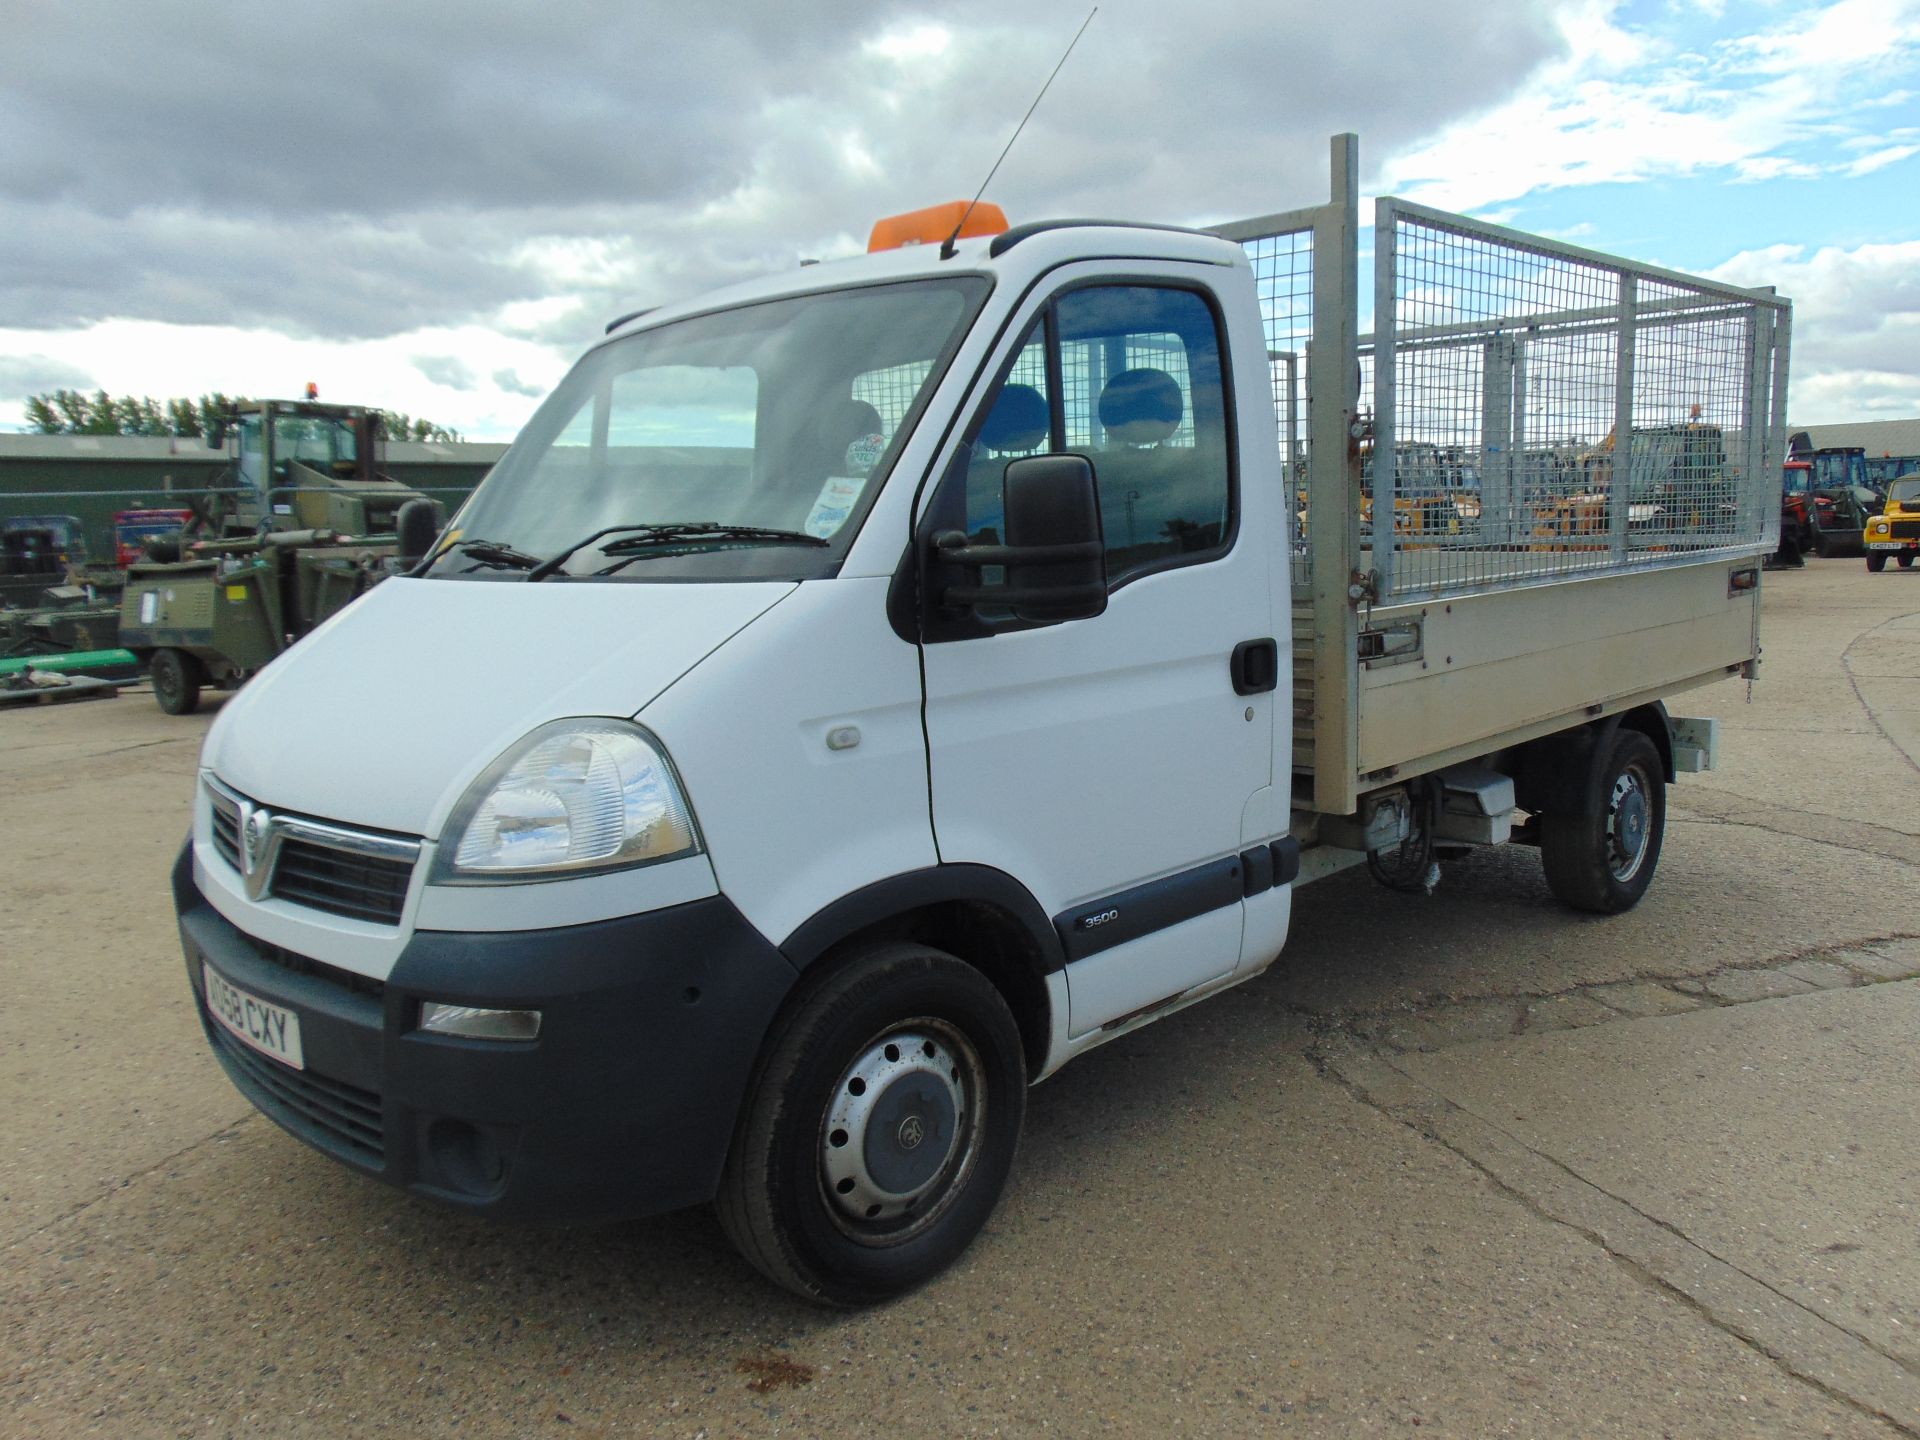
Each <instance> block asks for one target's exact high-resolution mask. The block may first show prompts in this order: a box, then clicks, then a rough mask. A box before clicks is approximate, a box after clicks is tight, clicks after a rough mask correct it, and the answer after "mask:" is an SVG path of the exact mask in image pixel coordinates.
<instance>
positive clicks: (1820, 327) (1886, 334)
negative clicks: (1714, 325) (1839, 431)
mask: <svg viewBox="0 0 1920 1440" xmlns="http://www.w3.org/2000/svg"><path fill="white" fill-rule="evenodd" d="M1712 273H1713V274H1714V276H1715V277H1716V278H1718V279H1722V280H1730V281H1732V282H1733V283H1735V284H1738V285H1766V284H1770V285H1774V286H1776V287H1778V289H1779V290H1780V292H1781V293H1782V294H1784V295H1786V296H1788V297H1789V298H1790V299H1791V300H1792V301H1793V302H1794V307H1793V341H1792V366H1793V379H1792V380H1791V382H1790V385H1789V390H1788V393H1789V396H1790V397H1791V398H1790V403H1789V408H1790V411H1791V414H1792V418H1793V421H1794V423H1796V424H1835V423H1839V422H1843V421H1847V420H1870V419H1876V418H1885V417H1887V416H1901V417H1908V416H1913V415H1920V240H1908V241H1902V242H1899V243H1895V244H1873V245H1860V246H1856V247H1854V248H1852V249H1846V248H1841V247H1838V246H1830V247H1825V248H1822V249H1819V250H1815V251H1812V252H1809V251H1808V250H1807V249H1806V248H1805V247H1802V246H1797V245H1772V246H1767V247H1764V248H1762V249H1758V250H1750V251H1743V252H1742V253H1741V254H1739V255H1736V256H1734V257H1733V258H1732V259H1731V260H1729V261H1728V262H1727V263H1726V264H1724V265H1722V266H1720V267H1718V268H1717V269H1716V270H1714V271H1713V272H1712Z"/></svg>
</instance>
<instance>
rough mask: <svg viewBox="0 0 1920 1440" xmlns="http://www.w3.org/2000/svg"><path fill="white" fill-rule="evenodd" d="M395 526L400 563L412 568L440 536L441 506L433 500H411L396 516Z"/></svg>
mask: <svg viewBox="0 0 1920 1440" xmlns="http://www.w3.org/2000/svg"><path fill="white" fill-rule="evenodd" d="M393 528H394V533H395V535H396V536H397V537H398V539H399V541H400V563H401V565H403V566H405V567H406V568H407V569H412V568H413V567H414V566H415V565H418V564H419V563H420V562H421V560H423V559H424V558H425V557H426V554H427V552H428V551H429V550H431V549H432V548H433V542H434V540H435V539H437V538H438V537H439V534H440V507H439V505H438V504H436V503H435V502H434V501H432V500H409V501H408V502H407V503H406V504H404V505H402V506H401V507H400V513H399V514H397V515H396V516H394V521H393Z"/></svg>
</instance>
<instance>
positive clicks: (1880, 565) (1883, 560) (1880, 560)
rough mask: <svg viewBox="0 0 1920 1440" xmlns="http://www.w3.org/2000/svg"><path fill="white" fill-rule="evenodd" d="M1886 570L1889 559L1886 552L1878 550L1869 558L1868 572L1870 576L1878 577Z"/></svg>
mask: <svg viewBox="0 0 1920 1440" xmlns="http://www.w3.org/2000/svg"><path fill="white" fill-rule="evenodd" d="M1886 568H1887V557H1886V553H1885V552H1884V551H1877V550H1876V551H1874V552H1872V553H1871V554H1869V555H1868V556H1867V571H1868V573H1869V574H1873V575H1878V574H1879V573H1880V572H1881V571H1882V570H1884V569H1886Z"/></svg>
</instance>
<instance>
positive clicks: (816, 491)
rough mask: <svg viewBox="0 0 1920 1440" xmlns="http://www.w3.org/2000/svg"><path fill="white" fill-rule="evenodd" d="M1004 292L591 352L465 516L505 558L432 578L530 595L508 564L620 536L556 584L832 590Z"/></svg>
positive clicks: (728, 314) (784, 308)
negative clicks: (977, 325) (519, 587)
mask: <svg viewBox="0 0 1920 1440" xmlns="http://www.w3.org/2000/svg"><path fill="white" fill-rule="evenodd" d="M987 288H988V286H987V282H986V281H985V280H984V279H982V278H980V277H977V276H956V277H954V278H952V279H940V280H925V281H913V282H908V283H903V284H895V285H881V286H872V287H868V288H864V289H856V290H839V291H828V292H825V293H821V294H815V295H805V296H796V297H794V298H793V299H789V300H776V301H769V302H767V303H765V304H760V305H749V306H744V307H741V308H739V309H735V310H723V311H718V312H716V313H714V314H710V315H700V316H695V317H694V318H692V319H689V320H683V321H680V322H678V323H676V324H671V325H664V326H662V327H660V328H659V329H657V330H648V331H643V332H641V333H640V334H637V335H633V336H631V337H628V338H626V339H622V340H616V341H614V342H613V343H612V344H609V345H605V346H602V347H600V348H599V349H596V350H594V351H592V352H590V353H589V354H588V355H587V356H586V358H584V359H583V360H582V361H581V362H580V363H579V364H578V365H577V366H575V367H574V370H573V372H572V373H571V374H570V375H568V376H567V378H566V379H565V380H563V381H561V383H560V388H559V389H558V390H556V391H554V393H553V395H552V396H551V397H550V398H549V399H548V400H547V401H546V403H545V404H543V405H542V406H541V407H540V409H539V410H538V411H537V412H536V413H535V415H534V417H533V419H532V420H531V421H530V422H529V423H528V425H527V428H526V430H525V431H524V432H523V433H522V434H521V436H520V438H519V439H518V440H517V441H516V442H515V443H514V445H513V448H512V449H510V450H509V451H508V452H507V453H506V454H505V455H504V456H502V457H501V459H500V463H499V464H498V465H496V466H495V467H494V469H493V472H492V473H491V474H490V475H489V476H488V477H487V479H486V481H485V482H484V483H483V484H482V485H481V486H480V488H479V489H478V490H476V491H475V492H474V494H473V498H472V499H471V500H470V501H469V502H468V503H467V505H466V506H465V507H464V508H463V509H462V511H461V513H460V516H459V530H458V533H457V534H456V535H455V536H453V537H452V538H454V539H456V540H460V541H467V542H472V541H485V542H488V545H489V547H491V548H489V549H488V550H485V551H481V552H478V555H479V557H480V558H476V552H475V550H474V547H473V546H472V545H471V544H470V543H469V544H468V546H467V549H466V551H465V552H462V551H460V550H457V549H449V550H447V551H446V552H445V553H443V554H442V555H441V556H440V558H439V559H438V560H437V561H436V562H435V563H434V566H433V568H432V570H431V571H430V573H431V574H434V575H474V576H477V577H485V578H495V579H498V578H505V579H518V578H521V576H520V575H519V574H515V573H513V572H512V570H511V568H509V567H506V566H503V565H502V564H501V563H500V562H499V560H498V558H497V555H498V550H499V549H500V548H510V549H511V550H514V551H517V552H520V553H521V554H523V555H531V556H537V557H552V556H557V555H559V554H560V553H561V552H563V551H565V550H567V549H568V547H570V546H573V545H578V544H580V542H581V541H583V540H585V539H587V537H589V536H592V535H594V534H595V532H597V531H602V530H608V529H614V528H615V527H623V528H622V529H621V530H620V533H614V534H610V535H607V536H605V537H603V538H601V539H597V540H595V541H593V543H591V544H585V545H581V548H580V549H579V550H577V551H576V552H575V553H574V554H573V555H571V556H569V557H568V558H567V560H566V561H565V563H564V564H563V565H562V566H561V567H560V568H559V569H558V570H557V571H555V572H554V574H553V578H554V580H556V581H558V580H561V579H563V578H565V577H575V578H583V577H589V576H599V575H601V574H603V573H604V574H605V575H606V576H607V577H609V578H618V579H622V580H648V579H749V578H751V579H774V578H789V579H809V578H814V577H817V576H822V575H827V574H831V573H832V571H833V568H834V567H835V566H836V565H837V564H838V563H839V562H840V560H841V559H842V558H844V556H845V554H846V551H847V547H848V546H849V545H850V544H851V543H852V540H853V536H854V534H855V533H856V532H857V530H858V529H859V523H860V520H861V519H862V518H863V517H864V516H865V514H866V511H867V508H868V506H869V505H870V504H871V503H872V501H873V498H874V496H875V494H877V493H878V491H879V489H880V487H881V485H882V484H883V483H884V481H885V478H886V473H887V470H888V469H889V467H890V466H891V465H892V463H893V458H894V455H895V453H896V452H897V450H898V448H899V445H900V443H901V441H902V440H903V438H904V436H905V434H906V431H907V430H908V429H909V428H910V425H911V421H912V419H913V418H914V416H915V415H916V414H917V413H918V410H919V408H920V406H921V405H922V404H924V403H925V398H926V396H927V394H928V393H930V392H931V390H932V388H933V386H934V384H935V383H936V382H937V381H938V379H939V377H940V375H941V373H942V372H943V370H944V369H945V366H946V363H947V361H948V359H949V358H950V357H951V355H952V352H953V349H954V347H955V346H956V345H957V344H958V343H959V340H960V337H961V335H962V334H963V333H964V331H965V322H967V321H968V320H969V319H971V317H972V315H973V314H974V312H975V311H976V310H977V309H978V308H979V305H980V303H981V301H982V300H983V299H984V298H985V296H986V293H987ZM697 526H698V527H706V528H705V531H704V532H701V531H698V530H693V529H691V528H690V527H697ZM643 527H646V529H645V530H643ZM636 532H638V533H636ZM775 532H780V533H775ZM783 537H784V538H783ZM821 542H824V543H821ZM489 555H491V556H494V557H496V558H494V559H492V560H488V559H486V558H484V557H486V556H489ZM522 573H524V571H523V572H522ZM535 578H540V577H539V576H536V577H535Z"/></svg>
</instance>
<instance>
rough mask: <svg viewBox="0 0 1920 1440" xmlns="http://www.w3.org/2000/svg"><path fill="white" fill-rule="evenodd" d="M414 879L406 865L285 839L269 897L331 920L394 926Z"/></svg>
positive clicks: (302, 841)
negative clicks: (321, 913) (322, 912)
mask: <svg viewBox="0 0 1920 1440" xmlns="http://www.w3.org/2000/svg"><path fill="white" fill-rule="evenodd" d="M412 874H413V866H412V865H411V864H409V863H407V862H405V861H401V860H386V859H381V858H380V857H378V856H373V855H354V854H350V853H349V852H347V851H345V850H335V849H333V848H332V847H330V846H326V845H316V844H314V843H313V842H312V841H310V840H294V839H291V838H289V839H288V840H286V841H284V842H282V844H281V846H280V858H279V861H278V863H277V864H276V865H275V866H274V871H273V894H274V895H275V896H276V897H277V898H279V899H281V900H291V901H293V902H294V903H295V904H297V905H307V906H310V907H312V908H313V909H315V910H325V911H326V912H328V913H329V914H332V915H345V916H348V917H350V918H352V919H355V920H371V921H374V922H375V923H376V924H380V925H395V924H398V923H399V920H400V911H401V909H402V908H403V907H404V906H405V905H406V901H407V881H408V879H409V878H410V877H411V876H412Z"/></svg>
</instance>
